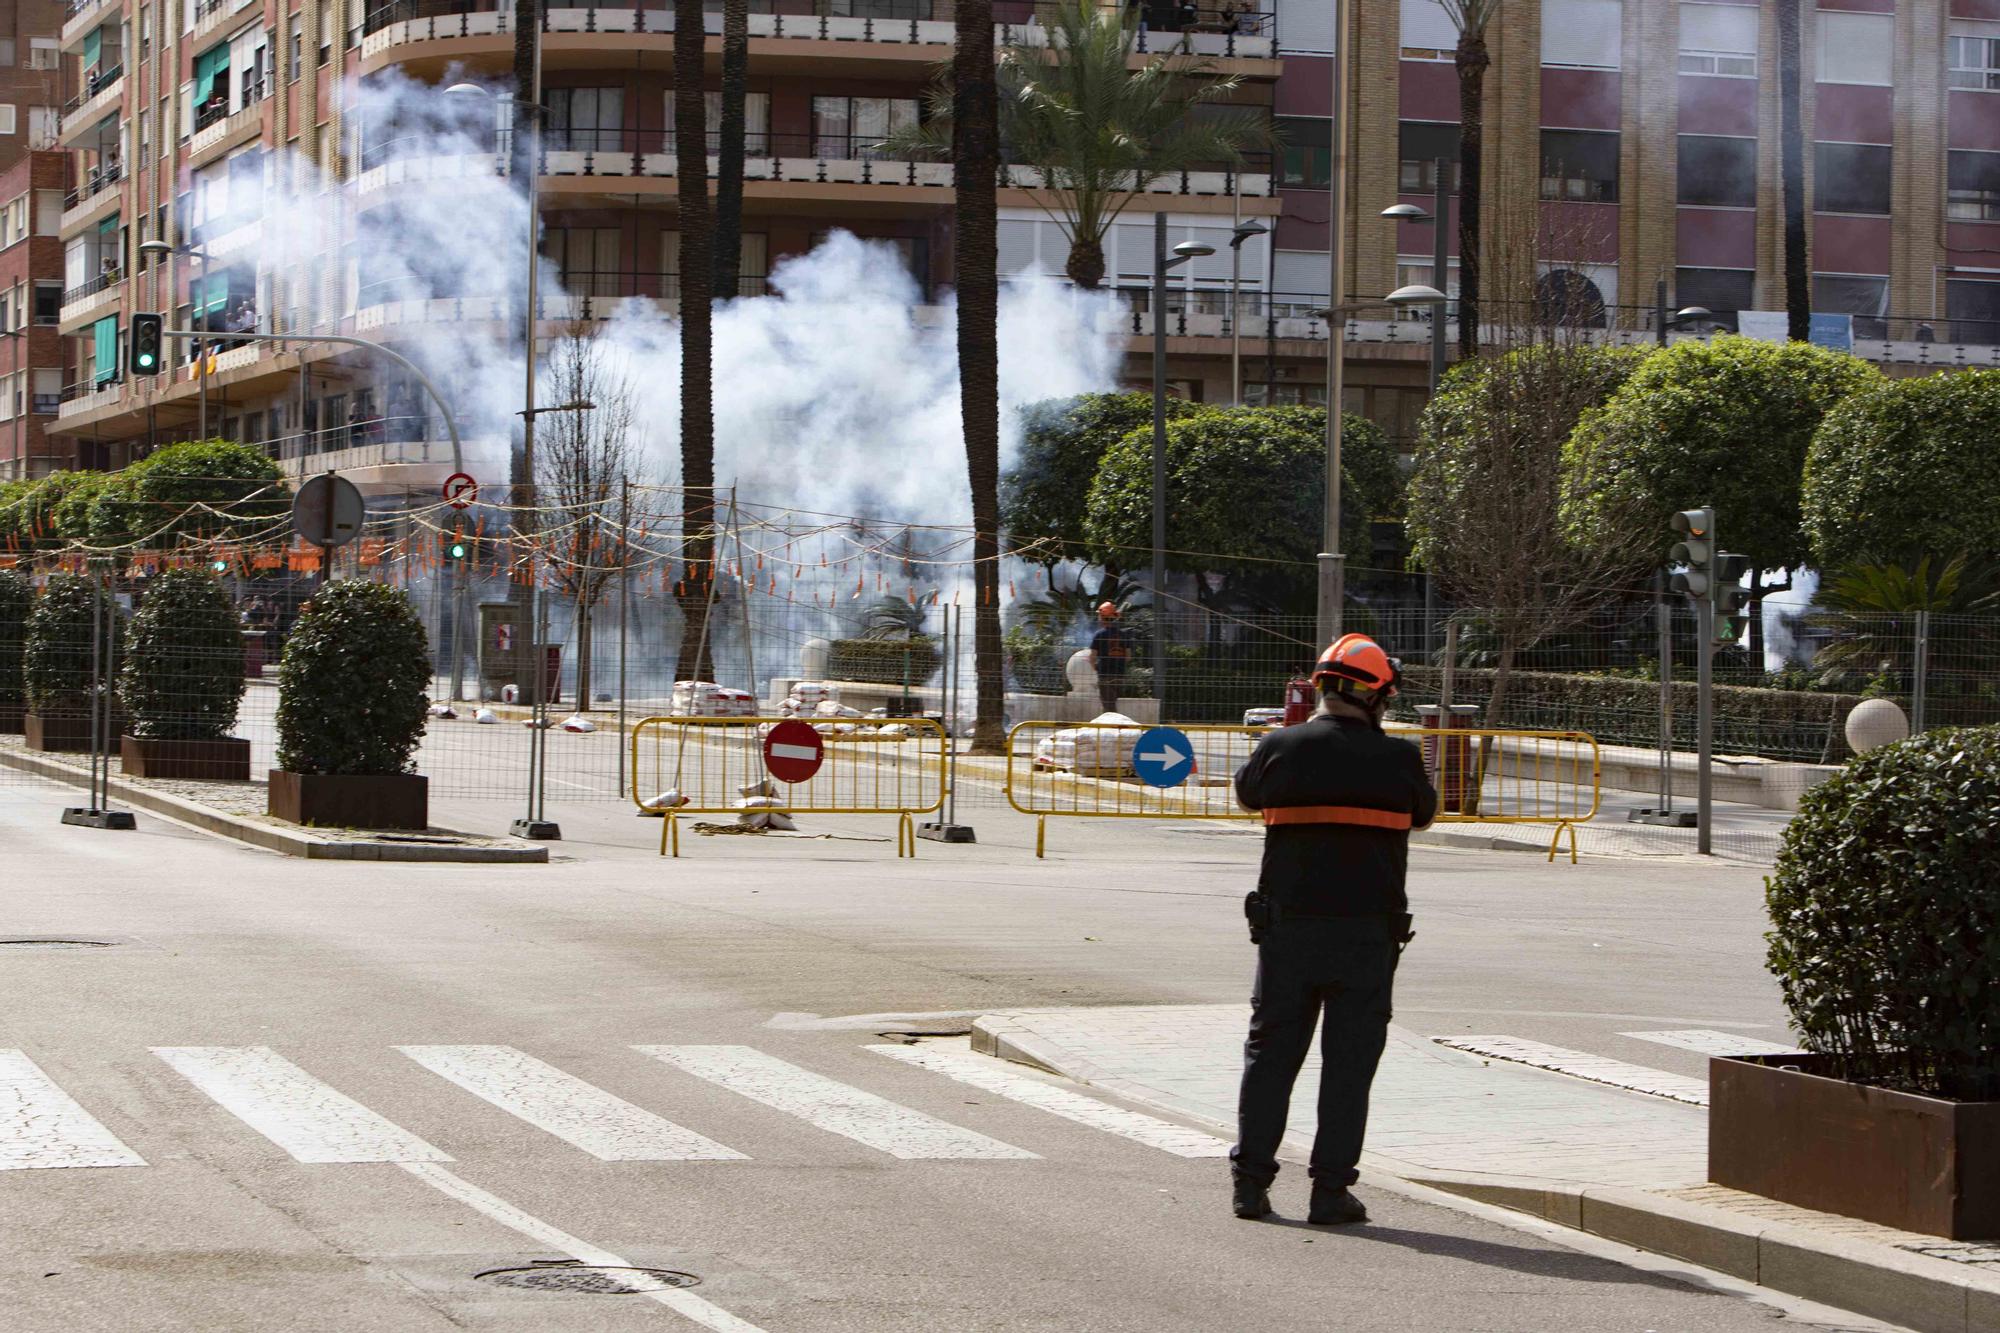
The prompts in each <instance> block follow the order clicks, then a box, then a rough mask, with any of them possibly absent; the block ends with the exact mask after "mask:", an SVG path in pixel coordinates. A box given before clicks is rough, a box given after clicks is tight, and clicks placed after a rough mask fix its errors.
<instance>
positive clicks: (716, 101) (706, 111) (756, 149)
mask: <svg viewBox="0 0 2000 1333" xmlns="http://www.w3.org/2000/svg"><path fill="white" fill-rule="evenodd" d="M702 108H703V109H702V121H703V123H704V124H705V125H706V126H707V129H708V151H710V152H711V153H713V152H716V151H718V150H719V148H720V146H721V144H722V94H721V93H719V92H715V93H703V94H702ZM679 124H680V118H679V116H677V115H676V114H675V112H674V90H673V89H671V88H669V89H667V132H666V133H667V146H668V148H670V149H671V148H672V147H673V137H674V127H675V126H677V125H679ZM743 151H744V152H745V153H747V154H749V155H750V156H751V157H763V156H766V155H767V154H769V153H770V152H771V94H769V93H744V94H743ZM779 156H783V153H782V151H781V152H780V153H779Z"/></svg>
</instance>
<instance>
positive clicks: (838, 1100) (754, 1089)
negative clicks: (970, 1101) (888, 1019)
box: [632, 1046, 1035, 1161]
mask: <svg viewBox="0 0 2000 1333" xmlns="http://www.w3.org/2000/svg"><path fill="white" fill-rule="evenodd" d="M632 1049H633V1050H635V1051H641V1052H643V1053H645V1054H647V1055H650V1056H653V1057H655V1058H656V1059H660V1060H664V1061H666V1062H667V1063H668V1064H670V1065H673V1066H675V1067H676V1068H679V1069H684V1070H686V1071H687V1072H688V1073H690V1074H693V1075H694V1076H695V1077H696V1078H704V1079H707V1080H708V1081H709V1082H711V1083H716V1084H720V1085H721V1086H722V1087H725V1088H727V1089H729V1090H730V1091H731V1092H735V1093H740V1094H742V1095H743V1096H745V1097H748V1098H749V1099H750V1100H752V1101H755V1102H762V1103H763V1104H764V1105H766V1106H769V1107H773V1108H775V1109H777V1110H780V1111H783V1112H784V1113H785V1114H786V1115H795V1116H797V1117H798V1118H799V1119H801V1120H803V1121H805V1122H806V1123H808V1124H810V1125H814V1126H817V1127H818V1128H820V1129H823V1130H826V1131H827V1132H828V1133H831V1134H839V1135H841V1136H842V1137H843V1138H850V1139H853V1140H854V1141H855V1142H856V1143H861V1144H865V1145H867V1146H868V1147H870V1148H875V1149H877V1150H879V1151H881V1152H885V1153H888V1154H889V1155H890V1156H891V1157H900V1158H903V1159H904V1160H906V1161H915V1160H929V1159H953V1160H966V1159H977V1160H985V1161H995V1160H1009V1159H1012V1160H1019V1159H1023V1158H1033V1157H1034V1156H1035V1154H1034V1153H1031V1152H1029V1151H1027V1150H1026V1149H1024V1148H1016V1147H1013V1146H1012V1145H1010V1144H1005V1143H1002V1142H1000V1140H998V1139H989V1138H987V1137H986V1136H985V1135H984V1134H976V1133H974V1132H973V1131H972V1130H969V1129H960V1128H959V1127H958V1126H957V1125H952V1124H947V1123H946V1122H944V1121H942V1120H937V1119H933V1118H932V1117H930V1116H927V1115H925V1114H924V1113H923V1112H921V1111H913V1110H911V1109H910V1108H909V1107H907V1106H898V1105H897V1104H896V1103H894V1102H892V1101H889V1100H887V1099H886V1098H882V1097H877V1096H876V1095H875V1094H874V1093H872V1092H863V1091H862V1090H861V1089H859V1088H853V1087H849V1086H848V1085H847V1084H845V1083H837V1082H835V1081H834V1080H833V1079H830V1078H827V1077H826V1076H825V1075H822V1074H815V1073H813V1072H812V1071H811V1070H809V1069H801V1068H799V1067H798V1066H797V1065H794V1064H788V1063H786V1062H785V1061H783V1060H780V1059H778V1058H777V1057H776V1056H773V1055H766V1054H764V1052H762V1051H760V1050H757V1049H756V1048H755V1047H751V1046H635V1047H633V1048H632Z"/></svg>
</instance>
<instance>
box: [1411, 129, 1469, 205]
mask: <svg viewBox="0 0 2000 1333" xmlns="http://www.w3.org/2000/svg"><path fill="white" fill-rule="evenodd" d="M1396 137H1397V139H1398V141H1399V143H1400V147H1399V149H1398V152H1399V154H1400V156H1401V158H1402V165H1401V167H1400V168H1399V170H1398V172H1397V181H1396V188H1397V189H1398V190H1399V191H1401V192H1402V193H1404V194H1430V193H1431V192H1432V191H1434V190H1436V189H1437V164H1438V163H1439V162H1440V161H1442V162H1448V163H1450V164H1451V166H1450V171H1451V184H1450V189H1451V192H1452V193H1453V194H1457V193H1458V126H1457V125H1455V124H1451V123H1449V122H1443V121H1432V120H1406V121H1403V122H1402V123H1401V124H1400V125H1399V126H1397V129H1396Z"/></svg>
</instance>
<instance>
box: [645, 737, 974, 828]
mask: <svg viewBox="0 0 2000 1333" xmlns="http://www.w3.org/2000/svg"><path fill="white" fill-rule="evenodd" d="M786 720H788V719H785V718H775V717H649V718H643V719H641V720H640V721H639V722H638V723H637V724H636V725H635V726H634V727H633V728H632V767H631V770H630V771H631V774H632V803H633V804H634V805H636V806H638V807H639V808H640V810H642V811H644V812H646V813H648V814H652V813H658V814H660V815H662V816H663V817H664V818H663V827H662V828H661V829H660V855H662V856H666V855H668V854H669V853H670V852H671V854H672V855H674V856H679V855H680V854H681V843H680V824H679V821H678V820H677V819H676V816H678V815H742V814H760V813H765V814H783V815H797V814H819V815H896V816H898V818H897V821H896V855H897V856H898V857H902V856H915V855H916V854H917V830H916V822H915V820H914V818H913V816H916V815H920V814H928V813H930V812H932V811H935V810H939V809H942V808H943V806H944V798H945V784H946V778H945V756H946V751H947V749H948V741H947V739H946V737H945V731H944V728H943V727H942V726H940V725H939V724H938V723H937V722H935V721H932V720H930V719H928V718H892V719H890V720H889V721H888V722H873V721H871V722H864V723H854V722H841V723H833V722H821V721H815V720H812V719H805V718H800V719H797V720H798V721H801V722H805V723H807V725H810V726H814V727H815V728H822V727H823V728H824V730H822V731H821V733H820V739H821V742H822V743H823V745H824V747H825V757H824V759H823V760H822V761H821V763H820V766H819V771H818V772H816V773H814V774H813V776H812V777H811V778H809V779H807V780H806V781H804V782H797V783H789V784H788V783H784V782H779V781H777V780H776V779H775V778H773V777H772V776H771V774H770V771H769V770H768V769H767V768H766V767H765V765H764V735H765V733H766V732H767V731H768V730H769V729H770V728H771V727H774V726H776V725H777V724H778V723H780V722H783V721H786ZM837 727H846V728H849V729H848V730H846V731H840V730H837V729H836V728H837ZM884 728H887V729H888V731H887V733H886V734H885V732H884ZM896 728H901V730H900V731H898V730H896ZM765 782H768V783H770V784H771V786H772V787H773V788H775V789H776V791H777V793H778V794H777V796H776V797H775V798H771V799H773V800H774V801H775V803H774V804H770V805H757V806H748V807H746V806H745V805H743V804H742V802H743V801H744V800H745V799H746V796H748V792H746V790H745V789H746V788H747V789H750V791H755V790H756V788H757V784H759V783H765ZM670 792H672V793H678V795H679V798H680V803H679V804H677V805H674V806H673V807H672V808H671V809H668V808H665V807H663V806H656V805H653V804H651V802H652V801H654V800H655V799H656V798H658V797H659V796H661V795H664V794H666V793H670Z"/></svg>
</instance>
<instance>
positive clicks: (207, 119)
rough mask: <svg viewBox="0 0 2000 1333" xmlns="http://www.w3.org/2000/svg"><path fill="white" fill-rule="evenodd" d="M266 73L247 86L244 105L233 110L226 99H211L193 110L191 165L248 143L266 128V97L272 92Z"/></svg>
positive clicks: (204, 161) (219, 155)
mask: <svg viewBox="0 0 2000 1333" xmlns="http://www.w3.org/2000/svg"><path fill="white" fill-rule="evenodd" d="M270 87H271V80H270V76H269V75H266V76H265V77H264V78H263V79H260V80H259V81H258V82H256V83H253V84H251V85H250V86H249V87H248V88H246V89H244V96H243V106H242V108H241V109H240V110H237V111H233V112H232V111H230V110H229V109H228V106H227V104H226V103H211V104H210V105H208V106H204V107H199V108H197V109H196V110H195V113H194V137H193V138H191V139H189V140H188V148H187V160H188V165H189V166H190V167H199V166H202V165H204V164H206V163H209V162H212V161H214V160H215V159H216V158H218V157H221V156H222V155H223V154H224V153H226V152H228V151H229V150H230V149H232V148H236V147H239V146H241V145H243V144H246V143H249V142H250V141H251V140H253V139H255V138H257V137H258V135H260V134H262V133H263V130H264V98H265V97H266V95H267V94H268V93H269V92H270Z"/></svg>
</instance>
